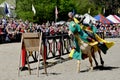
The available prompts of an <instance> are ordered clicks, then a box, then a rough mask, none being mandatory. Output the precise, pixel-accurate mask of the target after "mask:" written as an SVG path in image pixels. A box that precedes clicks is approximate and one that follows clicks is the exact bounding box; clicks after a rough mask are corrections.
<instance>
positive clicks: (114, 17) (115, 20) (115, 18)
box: [106, 15, 120, 23]
mask: <svg viewBox="0 0 120 80" xmlns="http://www.w3.org/2000/svg"><path fill="white" fill-rule="evenodd" d="M106 18H107V19H109V20H110V21H111V22H113V23H120V18H119V17H118V16H117V15H109V16H107V17H106Z"/></svg>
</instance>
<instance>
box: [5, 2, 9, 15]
mask: <svg viewBox="0 0 120 80" xmlns="http://www.w3.org/2000/svg"><path fill="white" fill-rule="evenodd" d="M4 7H5V8H4V12H5V14H8V13H9V11H8V6H7V4H6V3H4Z"/></svg>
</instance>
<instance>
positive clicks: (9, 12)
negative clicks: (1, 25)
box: [0, 1, 15, 17]
mask: <svg viewBox="0 0 120 80" xmlns="http://www.w3.org/2000/svg"><path fill="white" fill-rule="evenodd" d="M0 15H4V16H5V15H6V16H8V17H14V16H15V6H12V5H11V4H9V3H7V2H6V1H4V2H3V3H1V4H0Z"/></svg>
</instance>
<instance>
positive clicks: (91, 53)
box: [68, 30, 104, 72]
mask: <svg viewBox="0 0 120 80" xmlns="http://www.w3.org/2000/svg"><path fill="white" fill-rule="evenodd" d="M68 35H69V36H71V35H72V36H73V37H74V38H76V39H77V40H79V41H78V44H79V46H80V49H81V51H82V55H83V57H84V56H85V59H86V58H89V62H90V68H89V70H90V71H92V70H93V61H92V58H93V59H94V61H95V64H96V66H98V62H97V60H96V58H95V52H96V51H97V52H98V53H99V56H100V61H101V65H102V66H104V61H103V59H102V56H101V51H100V49H99V48H98V47H97V50H95V48H94V47H93V46H91V45H89V44H88V43H86V42H84V41H82V40H81V39H80V38H79V37H77V35H74V34H73V33H72V32H71V31H70V30H69V31H68ZM80 64H81V62H80V60H77V72H80Z"/></svg>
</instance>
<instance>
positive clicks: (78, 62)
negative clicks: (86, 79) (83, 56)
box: [77, 60, 80, 73]
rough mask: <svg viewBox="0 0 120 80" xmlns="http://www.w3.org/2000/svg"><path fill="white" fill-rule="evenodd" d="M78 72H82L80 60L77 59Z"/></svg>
mask: <svg viewBox="0 0 120 80" xmlns="http://www.w3.org/2000/svg"><path fill="white" fill-rule="evenodd" d="M77 72H78V73H79V72H80V60H77Z"/></svg>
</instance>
